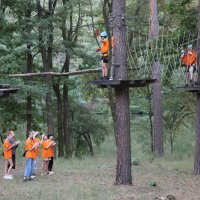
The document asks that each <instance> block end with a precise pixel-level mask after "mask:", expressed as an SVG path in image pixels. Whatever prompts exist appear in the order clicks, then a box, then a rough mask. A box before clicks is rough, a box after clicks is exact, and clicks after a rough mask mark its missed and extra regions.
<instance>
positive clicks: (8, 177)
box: [3, 175, 13, 180]
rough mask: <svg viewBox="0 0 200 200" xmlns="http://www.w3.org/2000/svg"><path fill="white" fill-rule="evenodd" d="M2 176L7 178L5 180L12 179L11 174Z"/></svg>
mask: <svg viewBox="0 0 200 200" xmlns="http://www.w3.org/2000/svg"><path fill="white" fill-rule="evenodd" d="M3 178H4V179H7V180H12V179H13V176H12V175H5V176H4V177H3Z"/></svg>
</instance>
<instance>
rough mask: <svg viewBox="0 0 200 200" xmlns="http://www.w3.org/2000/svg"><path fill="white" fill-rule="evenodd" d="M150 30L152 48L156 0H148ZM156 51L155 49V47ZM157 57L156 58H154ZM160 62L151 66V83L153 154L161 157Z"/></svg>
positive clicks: (155, 32) (156, 27)
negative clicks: (152, 79) (152, 81)
mask: <svg viewBox="0 0 200 200" xmlns="http://www.w3.org/2000/svg"><path fill="white" fill-rule="evenodd" d="M149 7H150V22H151V23H150V32H149V39H150V40H152V41H150V42H153V45H152V48H154V49H155V47H154V43H155V41H156V40H158V38H159V21H158V8H157V0H150V2H149ZM155 51H156V49H155ZM156 59H158V58H156ZM160 67H161V66H160V62H159V61H158V60H155V61H154V63H153V66H152V74H153V78H154V79H156V80H157V81H156V83H153V111H154V127H153V129H154V133H153V137H154V154H155V155H156V156H159V157H162V156H163V155H164V148H163V110H162V94H161V68H160Z"/></svg>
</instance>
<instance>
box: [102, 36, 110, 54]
mask: <svg viewBox="0 0 200 200" xmlns="http://www.w3.org/2000/svg"><path fill="white" fill-rule="evenodd" d="M101 43H102V46H101V53H102V56H108V51H109V41H108V39H104V40H103V41H101Z"/></svg>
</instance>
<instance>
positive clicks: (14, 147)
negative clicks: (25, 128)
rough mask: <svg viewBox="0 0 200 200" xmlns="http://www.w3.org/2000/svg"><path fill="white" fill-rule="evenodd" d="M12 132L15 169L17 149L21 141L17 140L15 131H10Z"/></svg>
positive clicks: (11, 142)
mask: <svg viewBox="0 0 200 200" xmlns="http://www.w3.org/2000/svg"><path fill="white" fill-rule="evenodd" d="M9 133H10V134H11V137H12V139H11V140H10V144H11V145H12V162H13V167H12V169H15V166H16V150H17V147H18V145H19V144H20V141H16V140H15V133H14V131H9Z"/></svg>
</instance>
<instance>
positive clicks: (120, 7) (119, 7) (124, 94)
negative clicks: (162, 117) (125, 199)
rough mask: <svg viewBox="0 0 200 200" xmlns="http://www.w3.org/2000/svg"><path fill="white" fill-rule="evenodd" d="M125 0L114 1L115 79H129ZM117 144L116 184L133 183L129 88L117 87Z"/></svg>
mask: <svg viewBox="0 0 200 200" xmlns="http://www.w3.org/2000/svg"><path fill="white" fill-rule="evenodd" d="M125 6H126V1H125V0H114V1H113V12H112V21H113V35H114V38H115V48H114V62H115V63H117V64H118V65H119V70H118V71H117V72H116V77H115V79H124V80H126V79H128V70H127V47H126V27H125ZM115 94H116V107H115V111H116V113H115V116H116V120H115V123H116V124H117V125H116V130H115V131H116V140H117V141H116V144H117V166H116V185H120V184H123V185H130V184H132V175H131V134H130V115H129V114H130V110H129V104H130V102H129V88H128V86H127V87H124V88H116V89H115Z"/></svg>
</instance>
